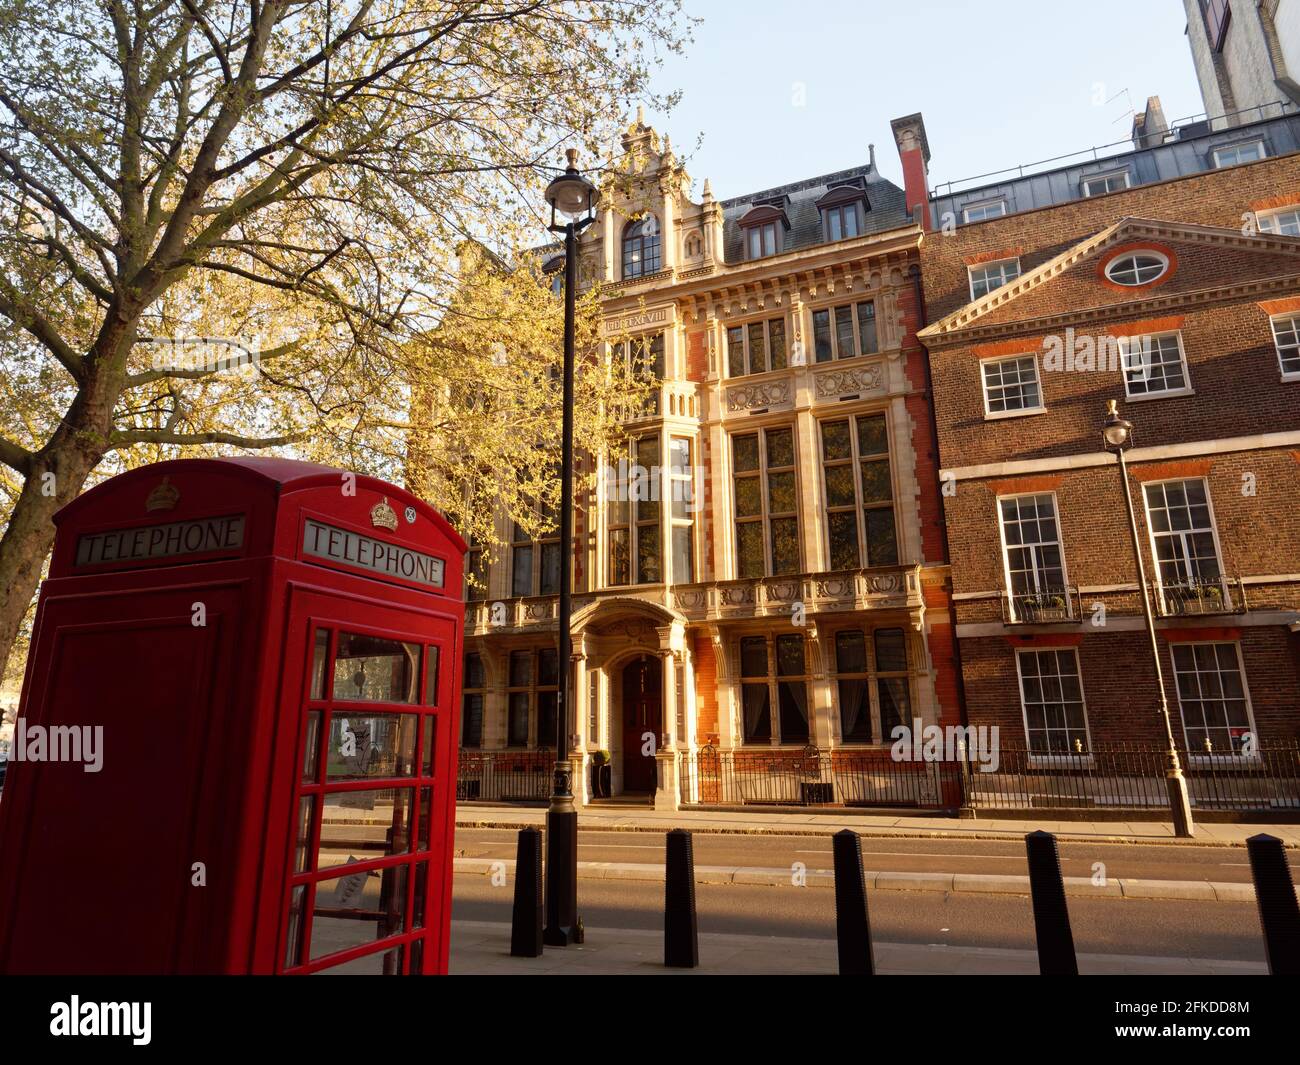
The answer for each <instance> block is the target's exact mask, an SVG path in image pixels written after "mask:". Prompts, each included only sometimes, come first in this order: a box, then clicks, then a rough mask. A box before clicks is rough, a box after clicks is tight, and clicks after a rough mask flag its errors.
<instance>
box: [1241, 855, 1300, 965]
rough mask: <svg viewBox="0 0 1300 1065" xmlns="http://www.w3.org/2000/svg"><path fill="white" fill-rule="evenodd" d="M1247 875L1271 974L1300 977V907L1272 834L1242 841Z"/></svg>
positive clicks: (1285, 863)
mask: <svg viewBox="0 0 1300 1065" xmlns="http://www.w3.org/2000/svg"><path fill="white" fill-rule="evenodd" d="M1246 851H1247V852H1248V853H1249V854H1250V876H1251V879H1252V880H1254V881H1255V901H1256V903H1258V905H1259V923H1260V926H1261V927H1262V928H1263V929H1264V956H1265V957H1266V958H1267V959H1268V971H1269V972H1270V973H1272V974H1273V975H1274V976H1300V906H1297V905H1296V897H1295V883H1294V881H1292V879H1291V867H1290V866H1289V865H1287V861H1286V850H1285V848H1284V847H1283V846H1282V841H1281V840H1280V839H1278V838H1277V837H1276V836H1270V835H1267V834H1266V833H1263V832H1261V833H1260V834H1259V835H1258V836H1251V837H1250V839H1248V840H1246Z"/></svg>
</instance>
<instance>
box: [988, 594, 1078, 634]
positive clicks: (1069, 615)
mask: <svg viewBox="0 0 1300 1065" xmlns="http://www.w3.org/2000/svg"><path fill="white" fill-rule="evenodd" d="M1001 599H1002V620H1003V621H1004V622H1006V623H1007V624H1008V625H1042V624H1046V623H1049V622H1053V621H1074V620H1075V619H1076V615H1077V608H1078V603H1079V589H1078V588H1077V587H1072V586H1068V585H1061V586H1059V587H1050V588H1047V587H1045V588H1043V589H1041V590H1039V591H1037V592H1008V591H1006V590H1005V589H1003V592H1002V596H1001Z"/></svg>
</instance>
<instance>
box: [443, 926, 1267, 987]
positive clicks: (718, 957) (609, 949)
mask: <svg viewBox="0 0 1300 1065" xmlns="http://www.w3.org/2000/svg"><path fill="white" fill-rule="evenodd" d="M586 940H587V941H586V942H585V943H584V944H582V945H581V946H573V947H562V948H557V947H552V948H549V949H548V950H547V951H546V953H544V954H543V955H542V956H541V957H540V958H512V957H510V926H509V925H508V924H502V923H498V922H493V921H453V922H452V924H451V972H452V974H453V975H460V976H465V975H479V974H481V975H492V976H503V975H512V974H513V975H518V976H613V975H639V976H674V975H683V976H685V975H692V974H699V975H737V976H739V975H764V974H773V975H775V974H780V975H796V976H802V975H808V976H811V975H816V974H834V973H835V972H836V967H837V962H836V948H835V941H834V940H833V939H790V938H776V937H772V936H738V935H722V934H718V933H711V932H701V933H700V967H699V968H698V969H667V968H665V967H664V965H663V949H664V948H663V933H662V932H658V931H647V930H643V929H628V928H589V929H587V934H586ZM1078 957H1079V972H1080V973H1081V974H1083V975H1084V976H1100V975H1116V976H1133V975H1138V974H1152V975H1162V976H1194V975H1215V976H1256V975H1257V976H1263V975H1266V974H1267V971H1268V970H1267V967H1266V966H1265V965H1264V964H1263V963H1261V962H1244V961H1219V960H1215V959H1213V958H1192V957H1174V958H1153V957H1145V956H1141V955H1128V954H1080V955H1079V956H1078ZM875 958H876V969H877V972H879V973H880V974H881V975H885V976H890V975H895V976H904V975H912V976H920V975H940V974H953V975H960V976H1015V975H1022V976H1023V975H1029V976H1032V975H1036V974H1037V973H1038V955H1037V954H1036V953H1035V952H1034V951H1031V950H1005V949H1000V948H994V947H950V946H939V945H923V944H914V943H877V944H876V945H875Z"/></svg>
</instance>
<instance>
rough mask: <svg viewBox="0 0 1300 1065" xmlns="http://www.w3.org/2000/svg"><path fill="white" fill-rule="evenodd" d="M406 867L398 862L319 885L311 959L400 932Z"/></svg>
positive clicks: (403, 924)
mask: <svg viewBox="0 0 1300 1065" xmlns="http://www.w3.org/2000/svg"><path fill="white" fill-rule="evenodd" d="M406 869H407V867H406V866H405V865H395V866H390V867H388V868H387V869H380V870H376V871H373V872H369V873H348V874H345V875H344V876H340V877H336V878H335V879H332V880H322V881H321V882H320V883H319V884H317V885H316V901H315V905H314V906H313V908H312V927H311V951H310V959H311V960H312V961H316V960H318V959H320V958H323V957H325V955H326V954H333V953H335V952H336V951H341V950H349V949H351V948H352V947H360V946H362V945H364V944H366V943H373V942H374V941H375V940H377V939H387V938H388V937H389V936H395V935H399V934H401V932H402V931H403V929H404V927H405V921H406Z"/></svg>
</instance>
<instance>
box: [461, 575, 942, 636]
mask: <svg viewBox="0 0 1300 1065" xmlns="http://www.w3.org/2000/svg"><path fill="white" fill-rule="evenodd" d="M602 595H608V596H614V595H617V596H624V597H630V598H637V599H647V600H649V601H651V602H654V603H657V604H659V605H661V606H665V607H669V608H671V609H674V610H677V611H679V612H680V613H682V614H684V615H685V616H686V618H687V619H688V620H690V621H706V620H716V619H720V618H761V617H780V616H786V617H788V616H790V615H791V614H793V613H795V612H796V611H797V610H802V612H803V613H804V614H805V615H813V614H818V613H827V612H837V611H851V610H867V609H871V608H879V609H901V610H914V609H920V608H922V607H924V606H925V600H924V598H923V596H922V594H921V567H920V566H919V565H911V566H872V567H871V568H869V569H856V570H834V571H832V572H829V573H805V574H797V573H796V574H791V575H790V576H788V577H786V576H782V577H750V578H745V579H743V580H734V581H714V582H710V583H707V584H674V585H669V586H667V587H665V586H663V585H644V586H636V587H632V588H624V587H620V588H605V589H601V590H600V591H598V592H583V593H582V594H581V595H580V596H575V597H574V600H573V609H574V610H575V611H577V610H581V609H582V608H584V607H586V606H587V605H589V604H590V603H592V602H594V601H595V600H596V599H597V598H598V597H600V596H602ZM559 602H560V600H559V596H555V595H540V596H528V597H525V598H522V599H519V598H516V599H488V600H482V601H477V602H473V603H466V604H465V631H466V633H467V634H469V635H471V636H474V635H477V636H483V635H486V634H487V633H490V632H501V631H507V632H508V631H512V630H515V631H517V630H523V629H529V630H531V629H534V628H554V627H555V624H556V619H557V617H558V616H559Z"/></svg>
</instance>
